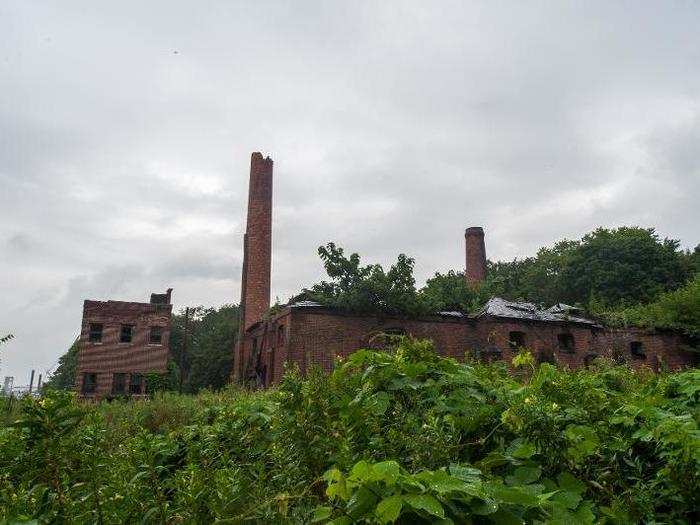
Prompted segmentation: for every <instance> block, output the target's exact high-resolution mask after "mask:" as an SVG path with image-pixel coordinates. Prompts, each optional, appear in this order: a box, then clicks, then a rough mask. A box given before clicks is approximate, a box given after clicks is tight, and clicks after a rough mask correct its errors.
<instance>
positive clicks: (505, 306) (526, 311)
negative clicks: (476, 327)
mask: <svg viewBox="0 0 700 525" xmlns="http://www.w3.org/2000/svg"><path fill="white" fill-rule="evenodd" d="M484 315H490V316H493V317H506V318H511V319H528V320H531V321H552V322H570V323H581V324H588V325H596V322H595V321H593V320H591V319H587V318H585V317H582V316H581V315H582V311H581V309H580V308H576V307H573V306H569V305H568V304H564V303H558V304H555V305H554V306H552V307H551V308H547V309H542V308H539V307H537V306H536V305H534V304H533V303H525V302H515V301H506V300H505V299H502V298H501V297H492V298H491V299H489V301H488V302H487V303H486V305H485V306H484V307H483V308H482V309H481V311H480V312H479V313H478V314H477V315H476V317H480V316H484Z"/></svg>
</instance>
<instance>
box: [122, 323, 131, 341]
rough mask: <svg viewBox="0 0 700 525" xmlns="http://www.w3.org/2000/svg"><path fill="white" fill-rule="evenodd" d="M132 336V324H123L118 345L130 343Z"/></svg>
mask: <svg viewBox="0 0 700 525" xmlns="http://www.w3.org/2000/svg"><path fill="white" fill-rule="evenodd" d="M133 336H134V325H133V324H123V325H122V329H121V330H120V332H119V342H120V343H130V342H131V339H132V338H133Z"/></svg>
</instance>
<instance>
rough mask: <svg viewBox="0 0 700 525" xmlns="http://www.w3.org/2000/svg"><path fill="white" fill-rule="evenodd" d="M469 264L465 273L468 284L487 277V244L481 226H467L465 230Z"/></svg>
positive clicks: (479, 281)
mask: <svg viewBox="0 0 700 525" xmlns="http://www.w3.org/2000/svg"><path fill="white" fill-rule="evenodd" d="M464 242H465V247H466V256H467V266H466V268H465V272H464V275H465V277H466V279H467V284H469V285H476V284H479V283H481V282H483V280H484V279H485V278H486V246H485V244H484V229H483V228H482V227H481V226H473V227H471V228H467V229H466V231H465V232H464Z"/></svg>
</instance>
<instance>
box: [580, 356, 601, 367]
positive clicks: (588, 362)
mask: <svg viewBox="0 0 700 525" xmlns="http://www.w3.org/2000/svg"><path fill="white" fill-rule="evenodd" d="M598 357H599V356H598V354H596V353H593V352H591V353H588V354H586V356H585V357H584V358H583V364H584V366H585V367H586V368H588V367H589V366H591V365H592V364H593V361H595V360H596V359H598Z"/></svg>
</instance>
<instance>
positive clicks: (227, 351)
mask: <svg viewBox="0 0 700 525" xmlns="http://www.w3.org/2000/svg"><path fill="white" fill-rule="evenodd" d="M189 310H190V320H189V327H188V341H187V353H186V355H185V356H184V360H182V361H181V360H180V358H181V355H182V351H183V343H184V335H185V315H184V310H181V311H180V312H179V313H178V314H175V315H173V319H172V329H171V332H170V353H171V356H172V358H173V360H174V362H175V363H176V364H177V365H179V363H181V362H182V363H183V370H184V377H185V378H186V381H185V385H184V387H185V389H186V390H187V391H188V392H197V391H199V390H201V389H203V388H212V389H218V388H221V387H223V386H224V385H226V384H227V383H228V380H229V377H230V375H231V369H232V366H233V346H234V344H235V338H236V334H237V333H238V315H239V308H238V306H236V305H224V306H222V307H220V308H218V309H216V308H204V307H203V306H197V307H193V308H192V307H191V308H190V309H189Z"/></svg>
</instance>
